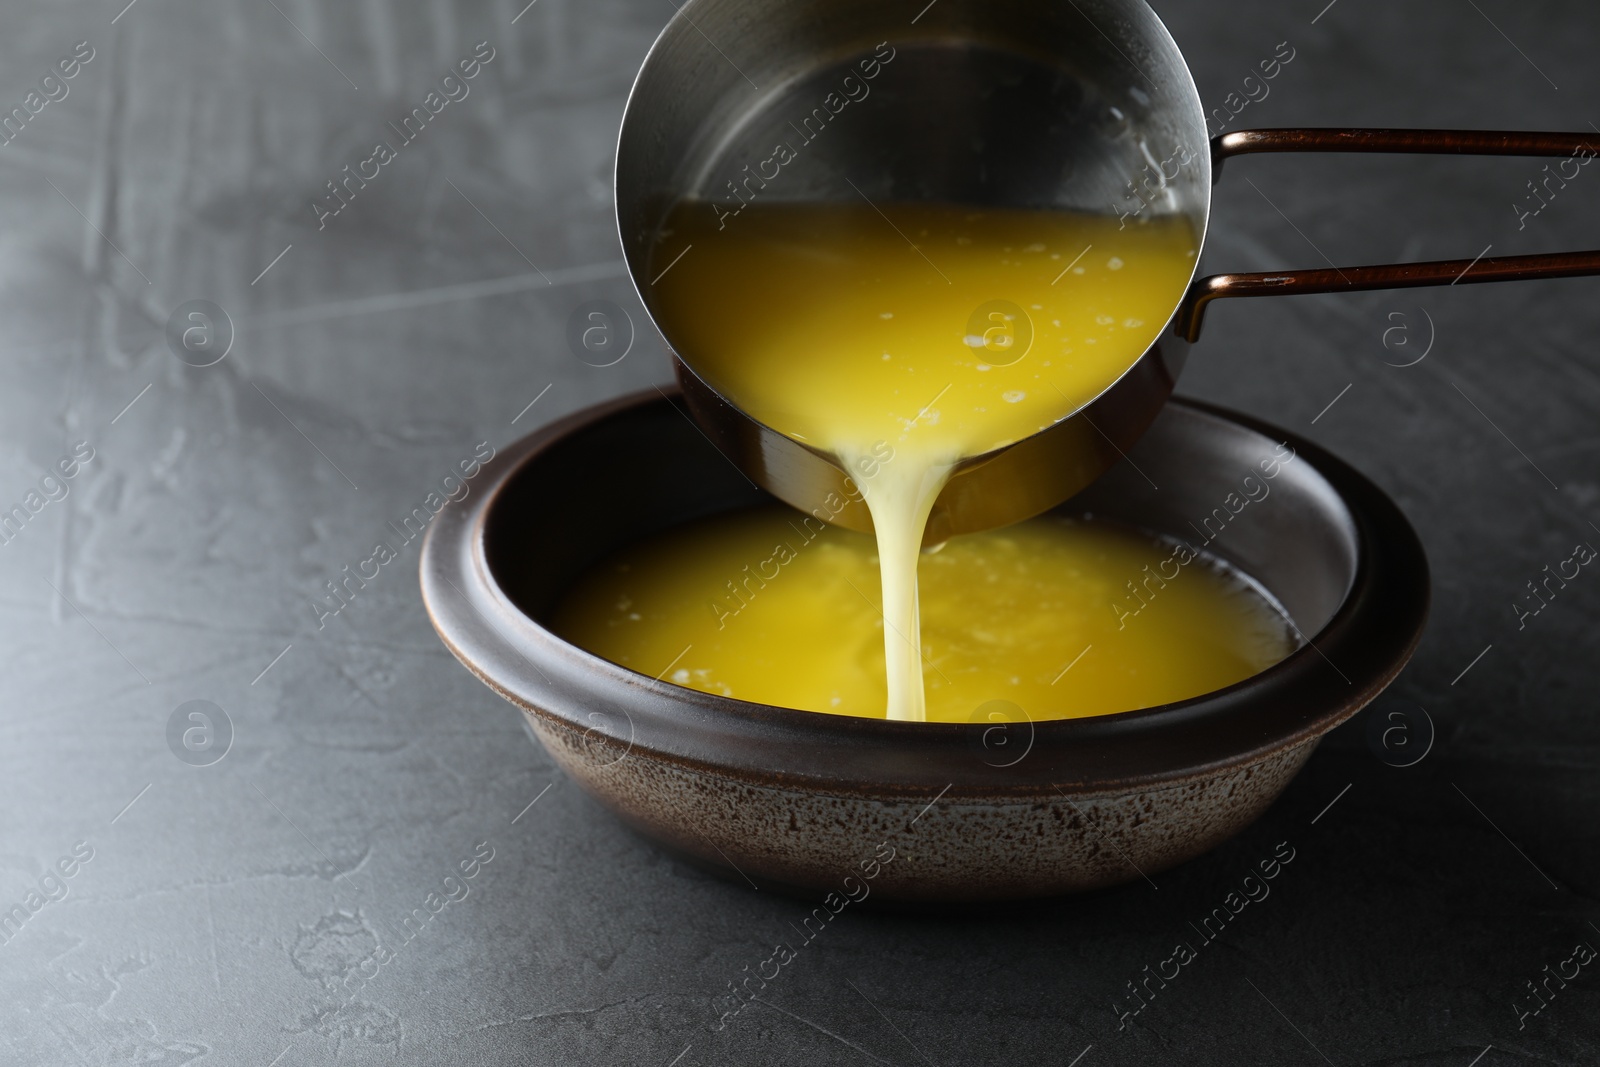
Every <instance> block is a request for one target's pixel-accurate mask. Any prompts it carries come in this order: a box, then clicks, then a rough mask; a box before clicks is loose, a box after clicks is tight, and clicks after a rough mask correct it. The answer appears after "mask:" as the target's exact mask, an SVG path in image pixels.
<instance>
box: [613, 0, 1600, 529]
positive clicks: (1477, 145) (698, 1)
mask: <svg viewBox="0 0 1600 1067" xmlns="http://www.w3.org/2000/svg"><path fill="white" fill-rule="evenodd" d="M920 6H921V5H920V4H919V3H918V2H916V0H913V2H911V3H908V4H900V3H860V2H859V0H686V2H685V3H683V4H682V5H681V6H680V7H679V8H678V13H677V14H676V15H675V16H674V17H673V18H672V19H671V20H670V21H669V22H668V23H667V26H666V28H665V29H664V30H663V31H662V32H661V35H660V37H659V38H658V39H657V40H656V42H655V45H654V46H653V47H652V48H651V50H650V53H649V55H648V56H647V58H646V59H645V61H644V64H643V66H642V67H641V68H640V70H639V74H638V78H637V80H636V81H635V83H634V86H633V91H632V93H631V95H630V96H629V99H628V104H627V109H626V112H625V114H624V116H623V121H622V128H621V132H620V134H619V138H618V145H617V160H616V176H615V183H616V209H617V225H618V230H619V233H620V236H621V240H622V247H623V250H624V253H625V256H626V259H627V265H628V270H629V272H630V274H631V275H632V278H633V281H634V284H635V286H636V287H637V289H638V292H639V295H640V298H641V299H642V300H643V303H644V305H645V307H646V309H647V310H649V311H650V313H651V314H652V316H653V317H656V318H657V320H658V323H659V317H658V316H657V315H656V304H655V300H654V297H653V289H654V284H655V282H656V281H657V280H659V277H660V274H659V273H658V274H657V275H656V276H655V277H654V278H652V276H651V270H652V268H651V266H650V265H651V263H652V262H654V263H657V264H659V263H661V262H663V261H665V260H668V259H670V258H671V252H672V249H670V248H665V247H660V243H661V242H663V241H667V240H670V239H671V238H670V236H669V235H666V234H664V233H663V231H662V226H661V224H662V221H663V218H664V217H665V215H666V213H667V212H668V210H669V209H670V208H672V207H673V206H674V205H675V204H676V203H677V202H678V201H680V200H683V199H686V198H694V199H702V200H705V201H708V202H709V203H711V204H712V205H713V206H712V207H709V208H707V210H718V211H719V212H726V211H733V210H736V209H737V207H738V205H740V204H742V203H744V202H745V200H746V198H748V197H753V196H757V195H759V196H763V197H769V198H776V199H787V200H813V201H815V200H824V201H826V200H840V201H846V200H856V201H859V200H860V199H865V200H867V201H868V202H869V203H871V204H873V205H874V206H878V207H882V206H883V205H885V204H889V205H892V204H894V203H897V202H903V201H940V202H947V203H959V204H972V205H980V206H981V205H992V206H1004V207H1029V208H1052V209H1061V210H1074V211H1087V212H1095V213H1102V214H1112V215H1122V216H1125V215H1126V214H1128V213H1129V212H1130V210H1131V211H1133V212H1134V213H1145V212H1149V213H1150V214H1152V215H1157V214H1160V215H1179V216H1185V217H1187V219H1188V221H1189V223H1190V224H1191V226H1192V228H1193V230H1194V233H1195V234H1196V237H1197V240H1198V242H1199V249H1200V250H1201V251H1203V247H1204V240H1205V235H1206V231H1207V226H1208V222H1209V219H1210V214H1211V188H1212V183H1213V179H1214V177H1215V176H1216V175H1217V173H1218V172H1219V170H1220V168H1221V165H1222V163H1223V161H1224V160H1226V159H1227V158H1229V157H1231V156H1238V155H1247V154H1251V153H1260V152H1415V153H1449V154H1482V155H1531V156H1541V155H1551V156H1554V155H1564V156H1565V155H1574V154H1577V153H1579V152H1582V153H1586V154H1587V155H1593V154H1595V149H1594V148H1591V147H1590V145H1591V144H1597V145H1600V136H1596V135H1593V134H1587V133H1586V134H1577V133H1510V132H1492V131H1465V130H1384V129H1271V130H1254V131H1244V132H1236V133H1228V134H1225V135H1222V136H1220V137H1217V138H1214V139H1213V138H1211V137H1210V136H1209V129H1208V126H1207V120H1206V114H1205V111H1204V109H1203V107H1202V105H1201V101H1200V96H1199V93H1198V92H1197V91H1196V88H1195V83H1194V78H1193V77H1192V76H1191V74H1190V72H1189V68H1188V66H1187V64H1186V63H1185V62H1184V59H1183V56H1182V55H1181V54H1180V52H1179V50H1178V46H1177V45H1176V44H1175V43H1174V42H1173V39H1172V37H1171V35H1170V34H1169V33H1168V32H1167V29H1166V27H1165V26H1164V25H1162V23H1161V20H1160V19H1159V18H1158V17H1157V16H1156V14H1155V12H1154V11H1152V10H1151V8H1150V7H1149V5H1148V4H1146V3H1144V0H1067V2H1064V3H1038V2H1037V0H937V2H935V3H930V4H927V5H926V6H925V7H922V8H921V10H920V11H918V10H917V9H918V8H919V7H920ZM796 138H800V139H801V140H802V143H803V146H804V151H802V152H797V153H794V156H795V158H793V159H788V160H786V161H785V163H784V165H783V166H782V167H781V173H777V174H775V173H774V171H773V167H774V165H775V164H774V163H773V158H772V157H773V154H774V150H773V146H774V145H775V144H778V143H780V142H781V143H786V144H791V145H793V144H794V143H795V139H796ZM752 175H754V176H755V177H756V180H752ZM1135 197H1136V199H1135ZM719 217H720V215H719ZM653 254H654V255H655V257H656V258H654V259H653V258H652V256H653ZM1199 261H1200V255H1199V254H1197V255H1196V260H1195V262H1196V268H1195V270H1193V271H1191V272H1190V277H1189V278H1188V279H1185V282H1186V288H1178V289H1176V290H1175V291H1174V292H1173V293H1172V299H1171V315H1170V318H1169V319H1168V321H1167V324H1166V326H1165V328H1164V330H1163V331H1162V333H1161V334H1160V336H1159V338H1158V339H1157V340H1156V341H1155V342H1154V343H1153V344H1152V345H1151V346H1150V347H1149V349H1148V350H1146V351H1145V352H1144V354H1143V355H1142V356H1141V357H1139V358H1138V359H1137V360H1136V361H1135V362H1134V363H1133V365H1132V366H1130V367H1129V368H1128V370H1127V371H1126V373H1124V374H1123V375H1122V376H1121V377H1120V378H1119V379H1117V381H1116V382H1114V383H1113V384H1112V385H1111V386H1109V387H1108V388H1107V389H1105V390H1104V392H1102V393H1101V394H1100V395H1099V396H1098V397H1096V398H1095V399H1094V400H1093V401H1091V402H1090V403H1088V404H1086V405H1085V406H1083V407H1082V408H1080V409H1079V410H1078V411H1076V412H1074V413H1072V414H1071V415H1069V416H1067V417H1065V418H1063V419H1062V420H1060V421H1059V422H1057V423H1055V424H1053V425H1051V426H1050V427H1048V428H1046V429H1044V430H1042V431H1040V432H1039V433H1036V434H1034V435H1032V436H1030V437H1026V438H1023V439H1022V440H1019V441H1016V442H1013V443H1011V444H1009V445H1006V446H1005V447H1003V448H1000V449H997V450H995V451H992V452H989V453H987V454H985V455H982V456H978V457H975V458H971V459H969V460H967V461H966V462H964V463H963V464H962V465H961V466H960V467H958V468H957V470H956V471H955V473H954V475H953V476H952V477H951V479H950V480H949V482H948V484H947V485H946V486H945V488H944V490H943V493H942V494H941V496H940V497H939V499H938V501H937V502H936V503H935V505H934V509H933V513H932V515H931V516H930V518H929V525H928V531H929V532H928V535H927V536H928V537H929V538H930V539H933V540H942V539H943V538H944V537H946V536H949V535H950V534H953V533H963V532H968V531H973V530H980V529H985V528H987V527H991V526H998V525H1003V524H1006V523H1011V522H1016V521H1019V520H1021V519H1024V518H1027V517H1029V516H1032V515H1035V514H1038V513H1040V512H1043V511H1045V510H1047V509H1048V508H1050V507H1053V506H1054V505H1056V504H1058V503H1060V502H1061V501H1063V500H1065V499H1067V498H1068V497H1070V496H1072V495H1073V494H1075V493H1077V492H1078V491H1079V490H1081V489H1083V488H1084V487H1086V486H1088V485H1089V484H1090V483H1091V482H1093V481H1095V480H1096V479H1097V478H1098V477H1099V476H1100V475H1101V474H1102V473H1104V472H1105V471H1106V470H1107V469H1108V468H1109V467H1110V466H1111V465H1112V464H1114V463H1115V462H1117V460H1118V459H1120V458H1121V456H1122V455H1123V454H1124V453H1125V452H1126V451H1127V450H1128V449H1129V448H1131V447H1132V445H1133V443H1134V442H1135V441H1136V440H1137V439H1138V438H1139V437H1140V435H1142V434H1143V433H1144V431H1145V430H1146V429H1147V428H1148V427H1149V426H1150V424H1151V423H1152V422H1153V421H1154V419H1155V418H1156V416H1157V414H1158V413H1159V412H1160V411H1161V409H1162V406H1163V405H1164V404H1165V403H1166V401H1167V398H1168V397H1169V396H1170V394H1171V393H1172V389H1173V385H1174V383H1175V382H1176V380H1177V377H1178V375H1179V373H1180V372H1181V371H1182V369H1183V366H1184V362H1185V360H1186V358H1187V355H1188V350H1189V346H1190V345H1191V344H1192V343H1193V342H1194V341H1196V340H1197V339H1198V338H1199V336H1200V327H1201V323H1202V320H1203V316H1204V313H1205V310H1206V307H1207V305H1208V304H1209V303H1210V302H1211V301H1213V300H1216V299H1219V298H1222V297H1245V296H1266V295H1273V294H1304V293H1333V292H1348V291H1354V290H1363V289H1389V288H1401V287H1410V286H1424V285H1447V284H1454V283H1461V284H1467V283H1473V282H1489V281H1502V280H1511V279H1522V278H1555V277H1567V276H1574V275H1586V274H1596V273H1600V251H1589V252H1577V253H1563V254H1552V255H1537V256H1517V257H1506V258H1493V259H1477V260H1467V259H1462V260H1446V261H1439V262H1430V263H1409V264H1393V265H1383V266H1355V267H1337V268H1332V269H1320V270H1296V271H1282V272H1274V273H1256V274H1215V275H1211V276H1209V277H1201V278H1196V277H1195V274H1196V272H1197V270H1198V264H1199ZM668 265H669V266H670V264H668ZM707 299H708V300H714V299H715V294H707ZM665 339H666V342H667V344H668V346H669V348H670V347H673V338H672V337H671V336H670V335H666V336H665ZM674 355H675V367H676V373H677V377H678V380H679V383H680V385H681V387H682V391H683V400H684V403H685V404H686V406H687V408H688V410H689V412H690V413H691V414H692V415H693V417H694V419H695V420H696V421H697V422H698V423H699V424H700V425H701V427H702V428H703V429H704V431H705V432H706V434H707V436H708V437H709V438H710V439H711V440H712V442H713V443H714V444H716V446H717V447H718V448H719V449H720V450H721V451H722V452H723V454H724V455H726V456H727V457H728V458H729V459H731V460H732V461H733V462H734V464H735V465H737V466H738V467H740V468H741V469H742V470H743V471H744V472H745V474H747V475H748V476H749V477H750V478H751V479H752V480H753V481H754V482H756V483H757V484H759V485H760V486H762V487H763V488H765V489H767V490H769V491H770V492H772V493H773V494H774V495H776V496H777V497H779V498H780V499H782V500H785V501H787V502H788V503H790V504H792V505H794V506H796V507H798V508H800V509H802V510H804V511H814V510H816V509H818V508H821V507H824V506H825V504H824V502H825V501H830V500H831V502H832V503H831V505H828V506H826V510H827V511H828V513H829V521H832V522H836V523H839V524H841V525H844V526H847V527H850V528H853V529H857V530H864V531H869V530H871V528H872V521H871V518H870V516H869V515H868V513H867V509H866V507H865V505H864V504H863V503H862V501H861V498H860V494H859V493H858V492H855V491H854V487H853V486H852V485H851V484H850V483H849V480H848V477H847V474H846V472H845V470H844V469H843V468H842V467H841V466H840V465H839V463H838V462H837V461H836V460H835V458H834V457H833V456H831V455H829V454H828V453H826V452H823V451H821V450H818V449H816V448H813V447H811V446H809V445H806V444H803V443H801V442H799V441H796V440H794V439H792V438H789V437H787V436H785V435H783V434H781V433H778V432H776V431H775V430H773V429H772V428H771V427H768V426H766V425H763V424H761V423H760V422H757V421H756V420H755V419H753V418H751V417H750V416H749V415H747V414H745V413H744V412H742V411H741V410H739V409H738V408H737V407H735V406H734V405H733V404H731V403H729V402H728V401H727V400H726V399H725V398H724V397H723V396H721V395H720V394H719V393H718V392H717V390H716V389H715V388H714V387H713V386H712V385H711V384H710V383H709V382H708V381H707V380H706V379H704V378H703V377H701V375H699V374H698V373H697V372H696V371H695V368H694V353H692V352H684V351H679V350H677V349H674ZM841 499H842V500H845V501H846V502H847V503H846V504H845V506H844V507H843V509H842V510H840V509H839V507H838V501H839V500H841Z"/></svg>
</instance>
